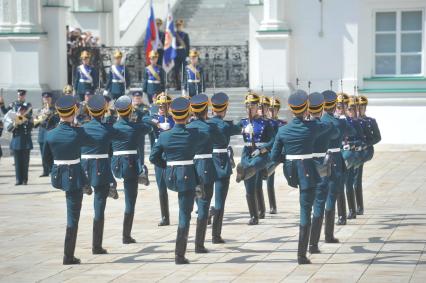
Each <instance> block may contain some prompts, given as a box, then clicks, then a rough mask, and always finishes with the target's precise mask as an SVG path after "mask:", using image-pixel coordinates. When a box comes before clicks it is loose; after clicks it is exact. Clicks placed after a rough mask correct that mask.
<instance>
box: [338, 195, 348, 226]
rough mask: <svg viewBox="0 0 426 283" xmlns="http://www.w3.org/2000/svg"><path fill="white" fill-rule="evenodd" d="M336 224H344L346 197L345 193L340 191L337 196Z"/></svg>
mask: <svg viewBox="0 0 426 283" xmlns="http://www.w3.org/2000/svg"><path fill="white" fill-rule="evenodd" d="M337 215H338V216H339V219H338V220H337V225H346V199H345V193H344V192H342V193H340V194H339V195H338V197H337Z"/></svg>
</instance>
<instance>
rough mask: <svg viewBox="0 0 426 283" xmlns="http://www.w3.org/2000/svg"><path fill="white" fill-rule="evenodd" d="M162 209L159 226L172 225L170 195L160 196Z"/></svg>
mask: <svg viewBox="0 0 426 283" xmlns="http://www.w3.org/2000/svg"><path fill="white" fill-rule="evenodd" d="M160 209H161V221H160V223H158V226H168V225H170V213H169V196H168V194H160Z"/></svg>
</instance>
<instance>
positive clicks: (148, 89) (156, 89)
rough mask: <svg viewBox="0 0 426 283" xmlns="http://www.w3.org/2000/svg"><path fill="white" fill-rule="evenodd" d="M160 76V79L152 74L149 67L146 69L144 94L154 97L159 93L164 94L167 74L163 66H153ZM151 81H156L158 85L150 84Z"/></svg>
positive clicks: (143, 86)
mask: <svg viewBox="0 0 426 283" xmlns="http://www.w3.org/2000/svg"><path fill="white" fill-rule="evenodd" d="M152 68H153V69H154V71H155V73H157V75H158V76H159V78H160V79H158V78H156V77H155V75H154V74H152V73H151V71H150V70H149V68H148V67H145V72H144V76H143V85H142V88H143V92H145V93H147V94H149V95H151V96H153V95H155V94H157V93H160V92H163V91H164V90H165V86H166V83H165V82H166V72H164V70H163V68H162V67H161V66H158V65H156V66H153V67H152ZM148 80H149V81H155V82H158V83H150V82H148Z"/></svg>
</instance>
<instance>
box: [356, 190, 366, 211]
mask: <svg viewBox="0 0 426 283" xmlns="http://www.w3.org/2000/svg"><path fill="white" fill-rule="evenodd" d="M355 196H356V205H357V208H356V214H358V215H363V214H364V197H363V195H362V186H359V187H358V188H356V190H355Z"/></svg>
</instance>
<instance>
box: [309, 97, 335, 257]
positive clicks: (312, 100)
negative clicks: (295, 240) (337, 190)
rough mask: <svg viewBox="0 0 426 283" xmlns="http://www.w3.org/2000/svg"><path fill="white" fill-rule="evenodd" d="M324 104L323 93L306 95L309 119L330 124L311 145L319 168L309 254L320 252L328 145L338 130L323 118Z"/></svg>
mask: <svg viewBox="0 0 426 283" xmlns="http://www.w3.org/2000/svg"><path fill="white" fill-rule="evenodd" d="M324 105H325V98H324V95H323V94H321V93H318V92H314V93H311V94H309V97H308V113H309V116H310V117H309V120H311V121H322V123H324V124H328V125H330V128H329V130H328V131H326V132H324V133H323V134H321V135H320V136H318V137H317V138H316V139H315V142H314V147H313V150H314V152H313V159H314V162H315V165H316V167H317V169H319V170H318V171H319V176H320V181H319V182H318V184H317V185H316V188H315V199H314V203H313V211H312V225H311V235H310V237H309V239H310V241H309V252H310V253H311V254H316V253H320V250H319V248H318V242H319V239H320V236H321V228H322V223H323V219H324V209H325V203H326V200H327V196H328V194H329V180H330V177H331V166H332V165H331V159H330V157H331V156H330V155H331V154H330V153H329V152H328V150H329V148H330V147H329V145H330V141H331V140H332V139H336V138H337V137H338V135H339V130H338V129H337V128H336V127H335V126H334V124H332V123H330V122H329V121H328V120H324V119H323V118H322V116H323V109H324Z"/></svg>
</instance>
